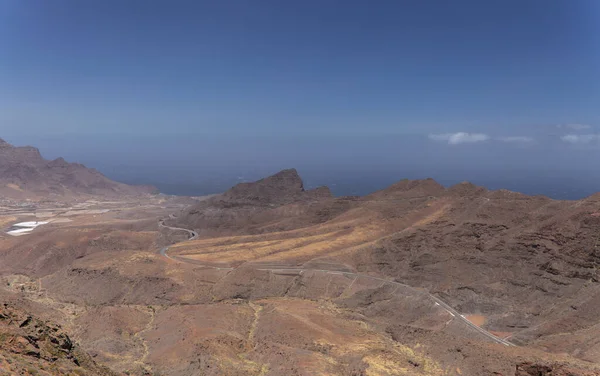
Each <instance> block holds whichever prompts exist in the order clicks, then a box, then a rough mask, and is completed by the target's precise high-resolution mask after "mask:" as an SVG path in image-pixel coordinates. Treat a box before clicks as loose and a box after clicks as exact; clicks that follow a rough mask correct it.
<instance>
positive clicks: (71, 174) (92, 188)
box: [0, 139, 156, 199]
mask: <svg viewBox="0 0 600 376" xmlns="http://www.w3.org/2000/svg"><path fill="white" fill-rule="evenodd" d="M149 193H156V189H155V188H153V187H145V186H130V185H126V184H122V183H117V182H114V181H112V180H110V179H108V178H107V177H106V176H104V175H102V174H101V173H100V172H98V171H96V170H94V169H90V168H87V167H85V166H84V165H82V164H78V163H68V162H67V161H65V160H64V159H62V158H58V159H55V160H53V161H48V160H46V159H44V158H43V157H42V156H41V154H40V152H39V150H38V149H36V148H34V147H31V146H24V147H15V146H12V145H10V144H9V143H7V142H6V141H4V140H2V139H0V196H4V197H9V198H17V199H22V198H33V199H36V198H48V197H53V198H58V197H73V196H85V195H89V196H108V197H116V196H123V195H139V194H149Z"/></svg>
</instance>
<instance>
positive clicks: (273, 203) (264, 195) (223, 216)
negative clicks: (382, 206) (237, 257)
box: [171, 169, 333, 233]
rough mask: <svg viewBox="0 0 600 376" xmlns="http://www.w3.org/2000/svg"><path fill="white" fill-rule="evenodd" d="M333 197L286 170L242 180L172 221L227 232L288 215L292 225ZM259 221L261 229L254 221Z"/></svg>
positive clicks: (282, 218) (279, 219) (292, 171)
mask: <svg viewBox="0 0 600 376" xmlns="http://www.w3.org/2000/svg"><path fill="white" fill-rule="evenodd" d="M332 198H333V196H332V194H331V191H330V190H329V188H327V187H319V188H316V189H311V190H305V189H304V184H303V182H302V179H301V178H300V175H298V171H296V170H295V169H288V170H283V171H280V172H278V173H276V174H275V175H272V176H269V177H266V178H264V179H261V180H258V181H256V182H251V183H240V184H238V185H236V186H234V187H233V188H231V189H229V190H228V191H226V192H225V193H223V194H220V195H216V196H214V197H211V198H210V199H208V200H204V201H201V202H200V203H198V204H196V205H194V206H192V207H191V208H189V209H187V210H185V211H184V212H182V213H181V214H180V215H179V216H178V218H177V219H176V220H172V221H171V222H172V223H174V224H181V225H185V226H192V227H194V228H199V229H201V232H203V233H207V232H214V231H219V232H227V231H228V230H232V231H235V230H239V229H245V230H246V231H249V232H254V231H268V230H267V229H265V225H266V224H267V223H268V222H273V221H277V222H279V224H280V225H281V221H282V220H284V219H285V218H288V219H289V218H292V219H293V220H294V224H293V226H296V224H297V223H298V221H300V220H302V218H304V219H305V220H312V219H310V218H306V215H307V214H309V213H311V212H314V211H315V210H317V209H316V208H317V207H319V206H320V204H321V203H322V202H326V201H328V200H331V199H332ZM254 224H258V225H260V227H261V229H257V228H254V227H253V225H254Z"/></svg>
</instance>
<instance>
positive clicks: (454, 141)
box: [429, 132, 490, 145]
mask: <svg viewBox="0 0 600 376" xmlns="http://www.w3.org/2000/svg"><path fill="white" fill-rule="evenodd" d="M429 139H431V140H433V141H442V142H447V143H448V144H449V145H458V144H465V143H474V142H482V141H487V140H489V139H490V136H488V135H487V134H483V133H467V132H457V133H444V134H430V135H429Z"/></svg>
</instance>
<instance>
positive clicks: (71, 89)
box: [0, 0, 600, 190]
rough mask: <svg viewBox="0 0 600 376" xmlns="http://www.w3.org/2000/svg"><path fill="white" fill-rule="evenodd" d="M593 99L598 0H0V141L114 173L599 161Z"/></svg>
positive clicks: (189, 175)
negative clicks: (31, 148) (37, 148)
mask: <svg viewBox="0 0 600 376" xmlns="http://www.w3.org/2000/svg"><path fill="white" fill-rule="evenodd" d="M599 104H600V1H597V0H564V1H562V0H489V1H481V0H453V1H447V0H438V1H433V0H420V1H373V2H367V1H327V0H320V1H316V0H315V1H313V0H307V1H279V0H272V1H271V0H269V1H261V0H256V1H250V0H248V1H233V0H232V1H200V0H196V1H183V0H175V1H166V0H165V1H159V0H135V1H134V0H103V1H79V0H52V1H47V0H0V137H2V138H5V139H7V140H8V141H10V142H12V143H15V144H34V145H36V146H39V147H40V148H41V149H42V153H43V154H44V155H46V156H48V157H57V156H59V155H63V156H65V157H66V158H67V159H69V160H72V161H73V160H77V161H82V162H84V163H86V164H88V165H92V166H94V167H98V168H99V169H100V170H101V171H103V172H105V173H107V174H108V175H110V176H114V177H117V178H120V179H125V180H127V179H129V180H132V179H133V180H141V181H144V182H154V183H156V182H158V181H163V182H170V183H174V184H175V183H182V182H186V183H197V182H205V181H207V180H210V179H217V178H218V177H221V178H223V179H230V178H231V177H233V179H236V178H237V177H238V176H239V177H244V178H246V176H240V175H248V177H252V178H253V177H256V176H250V175H259V174H263V173H269V172H273V171H275V170H277V169H279V168H284V167H293V166H296V167H299V169H300V170H301V172H302V170H304V171H305V172H306V174H308V175H311V176H314V179H313V180H315V181H316V180H319V179H321V180H324V179H323V177H328V176H331V175H335V174H340V173H341V172H343V173H344V174H349V175H356V176H360V175H361V174H363V175H365V176H366V175H368V174H367V173H371V174H372V173H373V172H374V171H381V173H382V174H383V175H385V176H387V177H388V178H389V179H391V180H392V181H393V180H396V179H399V178H402V177H404V175H407V176H408V177H412V176H413V175H414V176H417V175H419V176H420V175H428V176H433V177H437V175H439V176H442V177H443V176H446V175H448V174H450V175H451V176H452V178H453V179H456V180H464V179H471V180H473V178H474V177H475V178H476V177H477V176H478V175H477V174H480V173H481V172H482V171H487V172H488V173H490V174H493V171H509V170H514V169H518V170H535V171H538V172H539V171H544V174H546V175H548V174H550V175H552V174H559V172H560V173H563V172H565V171H567V172H573V171H576V172H579V173H580V174H581V176H589V174H591V173H593V174H596V175H598V174H600V173H598V172H597V169H596V168H595V167H596V166H595V165H594V161H597V160H598V157H600V151H599V150H600V148H599V146H600V137H599V136H598V127H599V126H600V106H599ZM449 171H451V173H449ZM490 171H492V172H490ZM319 177H321V178H319ZM318 183H320V181H318ZM596 190H600V187H599V188H598V189H596Z"/></svg>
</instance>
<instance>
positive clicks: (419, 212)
mask: <svg viewBox="0 0 600 376" xmlns="http://www.w3.org/2000/svg"><path fill="white" fill-rule="evenodd" d="M188 202H193V204H192V205H189V206H186V207H184V205H187V204H188ZM77 205H81V204H77ZM103 208H104V209H103ZM40 216H43V217H46V218H48V221H49V222H50V223H48V224H46V225H43V226H41V227H40V228H39V229H37V228H36V229H35V230H34V231H32V232H31V233H28V234H27V235H25V236H19V237H11V236H9V235H6V234H2V236H3V237H2V238H0V240H1V242H0V285H1V286H2V290H3V292H2V293H3V294H5V295H2V296H7V297H8V296H10V297H11V298H10V301H11V302H12V303H11V305H10V307H12V308H10V309H11V310H13V309H15V310H16V309H18V310H19V312H24V313H19V315H21V314H26V315H29V316H31V317H32V318H34V317H35V318H40V319H39V320H41V321H39V322H42V321H43V322H47V323H48V325H60V330H61V333H63V332H64V334H65V335H66V336H68V338H69V340H70V341H71V343H72V344H73V346H74V347H76V348H77V349H81V352H82V354H87V355H85V356H89V359H92V360H93V363H86V364H87V365H88V366H89V367H88V368H89V370H90V371H89V372H90V374H101V373H100V372H104V371H105V370H107V369H110V372H115V373H116V374H130V375H181V376H192V375H272V376H275V375H286V376H287V375H369V376H370V375H382V376H383V375H386V376H387V375H469V376H471V375H474V376H478V375H482V376H483V375H504V376H508V375H510V376H512V375H517V376H537V375H565V376H566V375H585V376H591V375H600V362H599V360H598V359H600V341H598V340H597V338H599V337H600V315H599V314H598V313H597V312H599V310H598V308H599V307H598V304H600V303H599V302H600V299H599V298H600V295H599V294H600V288H599V284H598V278H599V276H598V274H597V263H598V262H599V261H600V260H597V257H598V255H597V253H596V241H597V238H598V234H599V233H600V232H599V230H600V200H598V199H597V198H596V197H594V196H593V197H590V198H587V199H585V200H581V201H572V202H570V201H555V200H551V199H549V198H546V197H528V196H525V195H521V194H518V193H514V192H508V191H488V190H486V189H484V188H481V187H476V186H474V185H472V184H469V183H463V184H459V185H456V186H453V187H450V188H445V187H443V186H441V185H440V184H438V183H436V182H435V181H433V180H431V179H426V180H419V181H408V180H403V181H400V182H398V183H396V184H394V185H392V186H391V187H389V188H387V189H385V190H382V191H379V192H375V193H373V194H371V195H368V196H365V197H333V196H332V195H331V194H330V193H329V190H328V189H326V188H319V189H317V190H312V191H310V190H309V191H307V190H304V188H303V184H302V180H301V179H300V177H299V176H298V173H297V172H296V171H295V170H285V171H282V172H280V173H278V174H276V175H274V176H272V177H268V178H265V179H263V180H260V181H258V182H256V183H244V184H241V185H238V186H236V187H234V188H232V189H231V190H229V191H227V192H225V193H224V194H222V195H216V196H212V197H207V198H205V199H203V200H193V201H188V200H181V199H177V198H169V199H167V198H159V197H157V196H155V197H146V198H143V197H142V198H138V199H136V200H133V201H131V200H129V201H128V200H126V199H123V200H122V201H101V200H93V201H89V202H87V203H85V205H84V206H77V207H73V208H69V207H64V206H62V207H60V208H56V206H55V205H49V206H47V207H45V206H44V207H33V208H28V209H26V210H24V209H22V208H21V207H20V206H17V207H15V208H5V209H4V214H3V215H2V216H0V220H2V221H3V222H2V223H5V226H10V224H12V223H15V222H17V221H26V220H32V219H33V218H36V217H40ZM6 307H7V308H6V309H8V308H9V307H8V306H6ZM11 312H13V311H11ZM11 314H12V313H11ZM44 320H45V321H44ZM35 322H36V323H37V322H38V321H35ZM1 323H2V322H0V324H1ZM36 325H37V324H36ZM40 325H41V324H40ZM11 330H13V329H11ZM14 330H16V329H14ZM11 333H16V332H14V331H12V332H11ZM19 333H21V332H19ZM22 334H25V335H26V333H22ZM11 335H13V334H11ZM14 335H16V334H14ZM14 335H13V336H14ZM2 338H4V339H3V340H4V341H5V342H4V344H3V346H2V348H1V351H0V356H3V357H4V358H3V359H9V358H10V357H13V358H14V357H16V356H19V357H21V356H22V354H21V353H18V352H17V350H15V349H16V348H15V347H13V346H12V345H10V344H11V343H12V342H10V343H8V342H6V338H7V337H2ZM11 338H12V337H11ZM44 338H46V337H44ZM48 338H49V339H48V340H49V341H50V343H54V342H52V339H51V338H50V337H48ZM61 338H63V337H61ZM59 343H60V342H59ZM19 351H20V350H19ZM82 356H83V355H82ZM27 359H29V358H27ZM44 359H45V358H44ZM49 359H50V360H44V361H43V362H42V361H40V362H39V364H38V363H35V362H27V361H25V360H19V362H20V363H19V364H21V363H22V364H26V366H28V367H34V368H32V369H35V367H36V364H38V365H37V366H39V367H40V369H41V367H42V366H43V367H49V366H54V364H56V367H59V366H61V367H67V365H68V364H67V363H65V362H64V361H62V360H60V361H59V360H58V359H54V360H53V358H49ZM67 359H71V358H69V357H67ZM85 359H88V358H85ZM44 362H50V363H48V364H46V363H44ZM57 362H62V363H60V365H59V364H58V363H57ZM32 364H33V365H32ZM69 367H70V366H69ZM103 367H107V368H103ZM65 369H67V368H65ZM77 372H83V371H77ZM93 372H96V373H93ZM0 374H1V373H0ZM24 374H27V373H24ZM32 374H33V373H32ZM40 374H43V373H40Z"/></svg>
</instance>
